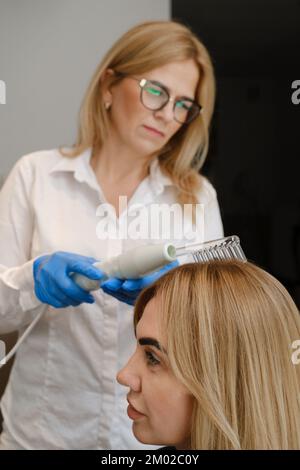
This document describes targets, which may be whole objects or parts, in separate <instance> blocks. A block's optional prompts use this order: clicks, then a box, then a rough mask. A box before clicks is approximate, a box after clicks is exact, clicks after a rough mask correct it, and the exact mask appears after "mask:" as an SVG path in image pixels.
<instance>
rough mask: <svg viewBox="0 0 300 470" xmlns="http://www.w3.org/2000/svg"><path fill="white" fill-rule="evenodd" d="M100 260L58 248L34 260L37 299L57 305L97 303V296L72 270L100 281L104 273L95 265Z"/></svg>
mask: <svg viewBox="0 0 300 470" xmlns="http://www.w3.org/2000/svg"><path fill="white" fill-rule="evenodd" d="M96 261H97V260H95V259H94V258H89V257H87V256H82V255H77V254H75V253H68V252H65V251H56V252H55V253H53V254H51V255H44V256H40V257H39V258H37V259H36V260H35V261H34V263H33V278H34V291H35V295H36V296H37V298H38V299H39V300H40V301H41V302H43V303H46V304H49V305H52V306H53V307H56V308H62V307H68V306H70V305H72V306H77V305H79V304H81V303H82V302H87V303H90V304H92V303H94V302H95V299H94V297H93V296H92V295H91V294H90V293H89V292H87V291H85V290H84V289H82V288H81V287H80V286H78V285H77V284H76V283H75V282H74V281H73V279H72V278H71V277H70V276H69V274H70V273H71V272H76V273H80V274H83V275H85V276H87V277H89V278H90V279H96V280H98V279H99V280H100V279H101V278H102V277H103V276H104V274H103V273H102V271H100V269H97V268H96V267H94V266H92V264H93V263H95V262H96Z"/></svg>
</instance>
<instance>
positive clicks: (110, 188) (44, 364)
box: [0, 21, 223, 449]
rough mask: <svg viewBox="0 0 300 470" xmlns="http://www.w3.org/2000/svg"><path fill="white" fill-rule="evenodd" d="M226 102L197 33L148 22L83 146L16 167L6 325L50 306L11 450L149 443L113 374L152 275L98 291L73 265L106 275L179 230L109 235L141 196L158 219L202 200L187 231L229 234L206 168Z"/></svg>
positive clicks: (0, 252) (118, 69) (3, 196)
mask: <svg viewBox="0 0 300 470" xmlns="http://www.w3.org/2000/svg"><path fill="white" fill-rule="evenodd" d="M214 99H215V80H214V73H213V69H212V65H211V60H210V57H209V54H208V52H207V50H206V49H205V47H204V45H203V44H202V43H201V42H200V41H199V40H198V39H197V37H196V36H195V35H194V34H193V33H192V32H191V31H190V30H189V29H188V28H186V27H185V26H183V25H181V24H179V23H176V22H172V21H157V22H147V23H143V24H140V25H138V26H136V27H134V28H132V29H131V30H129V31H128V32H127V33H126V34H125V35H123V36H122V37H121V38H120V39H119V40H118V41H117V42H116V43H115V44H114V45H113V47H112V48H111V49H110V50H109V51H108V52H107V54H106V55H105V57H104V58H103V60H102V61H101V63H100V64H99V66H98V68H97V70H96V72H95V74H94V76H93V78H92V80H91V83H90V85H89V87H88V90H87V92H86V96H85V98H84V101H83V105H82V108H81V115H80V128H79V132H78V138H77V142H76V144H75V145H74V146H73V147H72V148H71V149H64V150H63V149H54V150H46V151H39V152H34V153H32V154H29V155H26V156H24V157H22V158H21V159H20V160H19V161H18V162H17V164H16V165H15V166H14V168H13V169H12V171H11V173H10V175H9V176H8V178H7V180H6V182H5V184H4V186H3V188H2V191H1V193H0V234H1V246H0V332H1V333H5V332H10V331H13V330H19V331H20V332H22V330H23V329H24V328H25V327H26V325H27V324H28V323H30V321H32V319H34V318H35V317H36V315H37V314H38V313H39V312H40V311H41V309H43V308H46V312H45V314H44V315H43V317H42V319H41V320H40V321H39V322H38V324H37V325H36V327H35V328H34V330H33V331H32V333H31V334H30V335H29V337H28V338H27V340H26V341H25V342H24V343H23V345H22V346H21V348H20V349H19V351H18V353H17V356H16V359H15V363H14V366H13V370H12V373H11V376H10V380H9V383H8V386H7V389H6V392H5V394H4V397H3V399H2V402H1V411H2V414H3V417H4V423H3V433H2V435H1V438H0V448H4V449H142V448H145V447H147V448H149V446H144V445H143V444H140V443H139V442H138V441H137V440H136V439H135V437H134V436H133V435H132V432H131V423H130V420H129V418H128V416H127V414H126V412H125V411H124V410H125V409H126V406H125V403H126V390H123V387H121V386H120V385H119V384H117V382H116V380H115V377H116V373H117V371H118V370H119V369H120V368H121V367H122V366H123V365H124V364H125V363H126V362H127V360H128V358H129V357H130V355H131V354H132V352H133V349H134V347H135V337H134V331H133V327H132V310H133V309H132V305H133V304H134V300H135V297H136V295H137V293H138V292H139V291H140V290H141V287H145V286H146V285H147V283H150V282H151V281H152V280H153V278H151V277H149V279H148V278H147V277H146V278H145V282H143V283H142V284H141V283H138V281H137V284H136V290H135V291H134V295H133V296H132V295H131V294H130V293H132V292H133V291H132V286H133V288H135V287H134V286H135V285H134V284H133V285H132V284H131V286H130V287H131V288H129V287H128V282H129V283H130V282H131V283H132V282H134V281H126V280H125V281H123V282H122V281H120V280H118V279H112V280H109V281H106V283H104V285H103V286H102V289H99V290H97V291H95V292H93V294H91V293H87V292H84V291H82V290H81V289H80V288H79V287H77V286H76V285H74V283H72V281H71V280H70V277H69V275H68V274H69V272H70V271H75V270H78V271H79V272H83V273H85V274H86V275H89V276H90V277H93V278H95V279H100V278H101V275H102V274H101V272H100V271H99V270H97V269H96V268H94V267H93V266H92V263H93V261H94V260H95V259H98V260H99V259H106V258H109V257H111V256H115V255H117V254H119V253H121V252H124V251H126V250H128V249H129V248H132V247H134V246H136V245H138V244H148V243H157V242H159V241H160V240H162V239H168V240H172V241H173V240H174V239H175V238H176V237H175V236H174V233H175V231H176V229H178V226H177V225H178V224H177V225H176V223H177V220H176V218H175V220H173V219H172V217H171V218H170V224H169V226H168V233H167V234H166V233H163V231H161V229H160V222H159V220H158V219H157V218H155V217H154V218H153V217H152V227H151V233H150V234H149V235H148V236H147V237H145V236H144V237H141V238H138V237H136V236H132V234H127V236H116V237H115V236H113V235H112V232H109V233H108V229H107V227H108V226H109V227H111V226H113V225H114V224H115V226H116V227H117V228H118V229H120V231H119V232H118V233H119V234H120V233H121V232H122V233H124V231H125V226H126V223H128V220H129V219H130V218H133V219H134V216H135V214H136V208H137V205H140V206H143V208H144V209H145V210H146V213H147V214H149V213H150V212H149V211H151V210H152V209H153V208H154V207H155V206H156V205H159V206H160V205H164V207H166V205H167V207H168V206H170V207H171V205H173V204H179V205H180V207H183V206H184V205H185V204H193V207H194V208H195V207H196V204H201V207H202V212H201V214H202V217H201V218H200V226H199V225H195V224H196V221H197V219H196V217H195V216H196V212H194V213H193V217H192V218H191V219H190V220H191V223H190V225H188V226H187V227H186V226H185V228H186V230H183V232H182V240H189V241H196V240H199V238H200V234H201V237H202V239H203V238H204V240H209V239H216V238H220V237H222V236H223V228H222V222H221V218H220V211H219V206H218V202H217V197H216V192H215V190H214V188H213V187H212V185H211V184H210V183H209V182H208V180H207V179H205V178H204V177H203V176H201V175H200V174H199V170H200V169H201V166H202V165H203V162H204V159H205V157H206V154H207V150H208V133H209V125H210V121H211V117H212V113H213V108H214ZM120 197H123V199H122V200H123V201H124V198H125V199H126V197H127V206H126V207H125V208H123V210H120V207H119V206H120V204H119V203H120ZM108 206H109V207H110V208H113V209H114V210H112V211H109V215H108V218H107V221H108V225H106V226H104V225H103V224H102V223H100V220H99V214H100V212H101V208H103V207H108ZM114 211H115V212H114ZM147 211H148V212H147ZM192 222H193V224H192ZM111 224H112V225H111ZM195 226H196V228H197V230H196V231H195V230H194V228H195ZM153 231H154V232H155V233H156V234H157V233H159V236H158V237H155V238H154V237H153V236H151V235H153V233H154V232H153ZM107 233H108V236H106V235H107ZM182 240H181V241H182ZM160 275H161V273H160V272H159V273H158V274H157V276H158V277H159V276H160Z"/></svg>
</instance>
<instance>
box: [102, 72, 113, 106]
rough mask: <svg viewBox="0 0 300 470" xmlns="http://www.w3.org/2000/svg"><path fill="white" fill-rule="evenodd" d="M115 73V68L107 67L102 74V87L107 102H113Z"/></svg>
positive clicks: (104, 99)
mask: <svg viewBox="0 0 300 470" xmlns="http://www.w3.org/2000/svg"><path fill="white" fill-rule="evenodd" d="M114 75H115V72H114V70H113V69H111V68H108V69H106V70H105V71H104V72H103V74H102V76H101V79H100V80H101V87H102V96H103V101H104V102H105V103H110V104H111V102H112V94H111V82H112V78H113V76H114Z"/></svg>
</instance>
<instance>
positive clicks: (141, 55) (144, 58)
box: [60, 21, 215, 208]
mask: <svg viewBox="0 0 300 470" xmlns="http://www.w3.org/2000/svg"><path fill="white" fill-rule="evenodd" d="M187 59H193V60H194V61H195V63H196V65H198V67H199V71H200V79H199V83H198V85H197V90H196V95H195V96H196V98H195V99H196V101H198V103H199V104H201V106H202V111H201V113H200V115H199V116H198V117H197V118H196V119H195V120H194V121H193V122H192V123H190V124H189V125H188V126H186V127H185V126H184V125H183V126H182V127H181V128H180V129H179V131H178V132H177V133H176V134H175V135H174V136H173V137H172V138H171V139H170V141H169V142H168V143H167V144H166V146H165V147H164V148H163V149H162V150H161V151H160V153H159V155H158V158H159V163H160V167H161V169H162V171H163V172H164V173H165V174H166V175H167V176H169V177H170V178H171V179H172V181H173V183H174V184H175V185H176V186H177V188H178V190H179V191H178V202H179V203H180V204H186V203H190V204H196V203H199V201H198V199H197V192H198V191H199V189H200V187H201V182H202V177H201V176H200V175H199V173H198V172H199V170H200V169H201V167H202V165H203V163H204V160H205V158H206V155H207V152H208V144H209V126H210V121H211V118H212V114H213V109H214V103H215V78H214V72H213V66H212V62H211V59H210V56H209V53H208V51H207V49H206V48H205V46H204V45H203V44H202V42H201V41H200V40H199V39H198V38H197V37H196V36H195V35H194V34H193V32H192V31H191V30H190V29H189V28H188V27H186V26H184V25H183V24H180V23H178V22H175V21H149V22H145V23H141V24H139V25H137V26H135V27H133V28H131V29H130V30H129V31H127V32H126V33H125V34H124V35H123V36H122V37H120V39H119V40H118V41H117V42H116V43H115V44H114V45H113V46H112V47H111V49H110V50H109V51H108V52H107V53H106V55H105V56H104V58H103V59H102V61H101V62H100V64H99V65H98V67H97V69H96V71H95V73H94V75H93V77H92V79H91V82H90V84H89V87H88V89H87V91H86V94H85V97H84V100H83V103H82V106H81V110H80V122H79V130H78V135H77V141H76V143H75V144H74V145H73V147H72V149H71V150H70V151H68V152H65V151H63V148H62V147H61V148H60V152H61V154H62V155H64V156H77V155H79V154H80V153H81V152H83V151H84V150H86V149H87V148H89V147H92V149H93V150H94V151H95V152H97V151H98V150H99V149H100V148H101V147H102V144H103V143H104V141H105V138H106V136H107V133H108V131H109V118H108V112H107V110H106V109H105V106H104V103H103V98H102V82H101V79H102V76H103V74H104V72H105V70H106V69H108V68H111V69H113V70H116V71H117V72H121V73H124V74H132V75H134V74H141V73H146V72H147V71H150V70H152V69H154V68H157V67H159V66H162V65H165V64H167V63H171V62H178V61H183V60H187ZM121 79H122V78H120V76H118V75H115V76H112V77H111V78H110V84H111V85H113V84H116V83H117V82H118V81H120V80H121ZM193 208H194V206H193Z"/></svg>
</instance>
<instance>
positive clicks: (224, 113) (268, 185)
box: [172, 0, 300, 307]
mask: <svg viewBox="0 0 300 470" xmlns="http://www.w3.org/2000/svg"><path fill="white" fill-rule="evenodd" d="M172 18H173V19H175V20H178V21H180V22H182V23H184V24H186V25H187V26H189V27H191V28H192V30H193V31H194V32H195V33H196V34H197V35H198V36H199V38H200V39H201V40H202V41H203V42H204V44H205V45H206V47H207V49H208V50H209V52H210V54H211V57H212V60H213V63H214V67H215V73H216V79H217V102H216V110H215V114H214V118H213V122H212V129H211V143H210V150H209V154H208V157H207V160H206V163H205V165H204V168H203V170H202V173H203V174H205V175H207V176H208V177H209V179H210V181H211V182H212V183H213V184H214V186H215V188H216V190H217V193H218V199H219V203H220V207H221V213H222V218H223V223H224V230H225V235H233V234H236V235H239V236H240V238H241V242H242V246H243V249H244V251H245V254H246V256H247V257H248V259H249V260H252V261H254V262H255V263H256V264H258V265H260V266H261V267H263V268H265V269H266V270H267V271H269V272H271V273H272V274H273V275H274V276H275V277H277V278H278V279H279V280H280V281H281V282H282V283H283V284H284V285H285V286H286V287H287V289H288V290H289V292H290V293H291V295H292V296H293V298H294V299H295V301H296V303H297V304H298V307H300V181H299V175H300V171H299V170H300V166H299V158H300V152H299V141H300V104H299V105H294V104H293V103H292V100H291V96H292V93H293V91H295V90H292V88H291V84H292V82H293V81H294V80H300V0H287V1H283V0H277V1H276V0H275V1H271V0H267V1H262V0H251V1H249V0H239V1H238V0H226V1H222V0H198V1H197V0H173V1H172Z"/></svg>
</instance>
